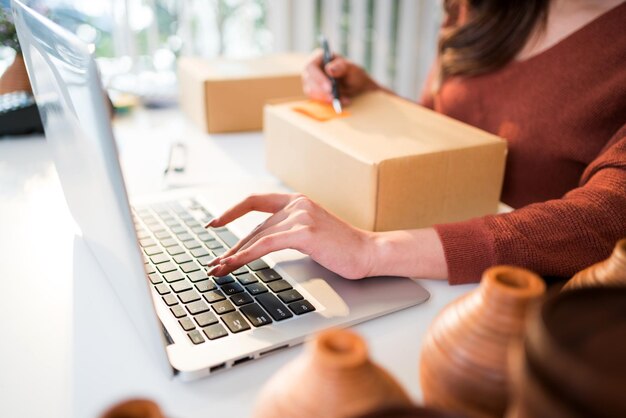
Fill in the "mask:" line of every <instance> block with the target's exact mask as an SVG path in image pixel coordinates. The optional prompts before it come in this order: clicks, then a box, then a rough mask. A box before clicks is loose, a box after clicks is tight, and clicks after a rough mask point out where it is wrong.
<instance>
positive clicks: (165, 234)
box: [154, 230, 172, 241]
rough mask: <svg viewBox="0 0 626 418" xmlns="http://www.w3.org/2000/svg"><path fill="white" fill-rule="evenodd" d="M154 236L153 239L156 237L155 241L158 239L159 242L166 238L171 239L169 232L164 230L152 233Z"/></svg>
mask: <svg viewBox="0 0 626 418" xmlns="http://www.w3.org/2000/svg"><path fill="white" fill-rule="evenodd" d="M154 236H155V237H157V239H158V240H159V241H162V240H164V239H167V238H172V236H171V235H170V233H169V232H167V231H166V230H163V231H159V232H155V233H154Z"/></svg>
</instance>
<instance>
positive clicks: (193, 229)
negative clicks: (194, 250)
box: [191, 225, 206, 234]
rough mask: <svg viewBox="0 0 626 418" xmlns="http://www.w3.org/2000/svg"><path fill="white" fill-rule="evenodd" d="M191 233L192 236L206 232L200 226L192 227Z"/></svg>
mask: <svg viewBox="0 0 626 418" xmlns="http://www.w3.org/2000/svg"><path fill="white" fill-rule="evenodd" d="M191 231H192V232H193V233H194V234H202V233H204V232H206V229H204V227H203V226H202V225H194V226H193V227H191Z"/></svg>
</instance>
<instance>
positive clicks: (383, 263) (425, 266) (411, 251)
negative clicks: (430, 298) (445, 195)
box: [371, 228, 448, 279]
mask: <svg viewBox="0 0 626 418" xmlns="http://www.w3.org/2000/svg"><path fill="white" fill-rule="evenodd" d="M372 239H373V242H374V245H373V255H372V269H371V271H372V275H373V276H384V275H392V276H408V277H420V278H431V279H447V277H448V268H447V265H446V259H445V255H444V251H443V246H442V244H441V241H440V239H439V235H437V232H436V231H435V230H434V229H433V228H424V229H413V230H406V231H390V232H376V233H373V236H372Z"/></svg>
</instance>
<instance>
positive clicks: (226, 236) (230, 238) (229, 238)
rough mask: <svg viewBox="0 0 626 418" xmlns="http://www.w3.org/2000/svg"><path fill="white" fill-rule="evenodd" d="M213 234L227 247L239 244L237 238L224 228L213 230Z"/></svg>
mask: <svg viewBox="0 0 626 418" xmlns="http://www.w3.org/2000/svg"><path fill="white" fill-rule="evenodd" d="M213 232H215V235H217V236H218V237H219V239H221V240H222V241H224V242H225V243H226V245H228V246H229V247H232V246H234V245H235V244H237V243H238V242H239V238H237V236H236V235H235V234H233V233H232V232H230V231H229V230H228V229H226V228H215V229H213Z"/></svg>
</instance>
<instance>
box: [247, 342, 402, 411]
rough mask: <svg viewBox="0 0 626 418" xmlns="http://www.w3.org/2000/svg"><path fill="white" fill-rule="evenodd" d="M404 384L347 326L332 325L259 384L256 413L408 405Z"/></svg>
mask: <svg viewBox="0 0 626 418" xmlns="http://www.w3.org/2000/svg"><path fill="white" fill-rule="evenodd" d="M408 405H411V400H410V399H409V396H408V395H407V394H406V392H405V391H404V389H402V387H401V386H400V385H399V384H398V382H396V380H394V378H393V377H392V376H391V375H390V374H389V373H387V372H386V371H385V370H384V369H382V368H381V367H380V366H378V365H376V364H375V363H373V362H372V361H371V360H370V359H369V357H368V353H367V346H366V344H365V341H363V339H362V338H361V337H359V336H358V335H357V334H355V333H353V332H351V331H348V330H330V331H326V332H323V333H321V334H319V335H318V336H317V337H316V338H315V339H314V340H313V341H311V342H310V343H309V344H308V346H307V347H306V349H305V352H304V353H303V354H302V355H301V356H300V357H298V358H297V359H295V360H294V361H293V362H291V363H289V364H287V365H286V366H285V367H283V368H282V369H281V370H279V371H278V372H277V373H276V374H275V375H274V376H273V377H272V378H271V379H270V381H269V382H268V383H267V385H266V386H265V387H264V388H263V389H262V390H261V393H260V395H259V398H258V401H257V404H256V407H255V410H254V412H253V417H255V418H275V417H281V418H291V417H293V418H296V417H297V418H313V417H315V418H317V417H325V418H343V417H354V416H356V415H359V414H365V413H367V412H369V411H373V410H376V409H379V408H384V407H392V406H408Z"/></svg>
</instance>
